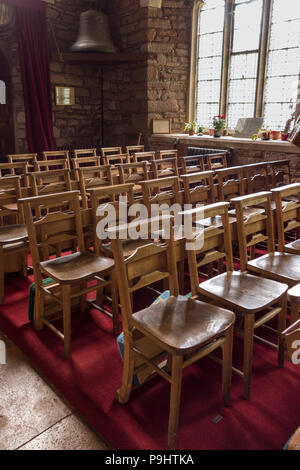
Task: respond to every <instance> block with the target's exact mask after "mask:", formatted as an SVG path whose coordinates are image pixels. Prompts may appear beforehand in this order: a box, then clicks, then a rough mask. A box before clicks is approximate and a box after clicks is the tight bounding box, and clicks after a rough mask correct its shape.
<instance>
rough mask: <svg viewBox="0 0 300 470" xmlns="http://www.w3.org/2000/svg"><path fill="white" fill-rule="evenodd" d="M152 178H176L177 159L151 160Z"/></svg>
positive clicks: (177, 174) (177, 173)
mask: <svg viewBox="0 0 300 470" xmlns="http://www.w3.org/2000/svg"><path fill="white" fill-rule="evenodd" d="M151 165H152V172H153V178H155V179H156V178H166V177H168V176H178V177H179V172H178V166H177V158H161V159H159V160H152V162H151Z"/></svg>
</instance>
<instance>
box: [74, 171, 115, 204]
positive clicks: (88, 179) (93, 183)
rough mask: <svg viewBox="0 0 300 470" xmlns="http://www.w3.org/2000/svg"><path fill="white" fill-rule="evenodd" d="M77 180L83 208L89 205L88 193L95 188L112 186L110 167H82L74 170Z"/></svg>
mask: <svg viewBox="0 0 300 470" xmlns="http://www.w3.org/2000/svg"><path fill="white" fill-rule="evenodd" d="M76 173H77V175H78V180H79V186H80V193H81V196H82V200H83V202H84V204H85V205H84V206H83V207H85V208H88V206H89V205H90V204H89V202H90V191H91V189H95V188H103V187H106V186H111V185H112V184H113V179H112V173H111V167H110V165H100V166H93V167H83V168H78V169H77V170H76Z"/></svg>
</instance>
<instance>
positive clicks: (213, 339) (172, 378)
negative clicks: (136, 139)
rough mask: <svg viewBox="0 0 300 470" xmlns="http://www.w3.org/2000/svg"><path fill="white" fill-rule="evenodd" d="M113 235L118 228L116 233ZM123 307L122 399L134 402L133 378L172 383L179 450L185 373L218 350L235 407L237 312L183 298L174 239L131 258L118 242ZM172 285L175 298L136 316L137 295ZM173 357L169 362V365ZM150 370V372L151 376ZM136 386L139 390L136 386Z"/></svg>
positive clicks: (171, 429) (226, 392)
mask: <svg viewBox="0 0 300 470" xmlns="http://www.w3.org/2000/svg"><path fill="white" fill-rule="evenodd" d="M111 230H113V229H111ZM112 246H113V253H114V259H115V265H116V272H117V279H118V290H119V297H120V303H121V313H122V324H123V331H124V333H123V336H124V364H123V375H122V385H121V388H120V389H119V390H118V391H117V395H116V396H117V399H118V400H119V402H120V403H122V404H124V403H126V402H127V401H128V400H129V397H130V394H131V391H132V389H133V388H134V386H133V379H134V377H136V375H137V374H139V373H143V374H144V377H145V376H146V378H145V379H144V380H147V379H149V378H150V377H153V376H154V375H155V374H154V373H157V374H159V375H160V376H161V377H163V378H164V379H165V380H167V381H168V382H169V383H170V386H171V396H170V412H169V424H168V448H169V449H175V448H176V441H177V431H178V423H179V410H180V396H181V382H182V371H183V369H184V368H185V367H187V366H188V365H190V364H192V363H193V362H195V361H198V360H199V359H201V358H202V357H204V356H206V355H207V354H209V353H210V352H211V351H212V350H214V349H216V348H218V347H221V348H222V350H223V401H224V404H225V406H230V389H231V361H232V334H233V323H234V320H235V316H234V314H233V313H232V312H230V311H228V310H224V309H222V308H218V307H215V306H212V305H209V304H205V303H203V302H198V301H196V300H193V299H188V298H186V297H182V296H178V297H176V295H177V293H178V284H177V278H176V265H175V262H174V246H173V240H172V238H171V240H169V241H168V243H166V244H153V243H150V244H149V245H147V246H144V247H141V248H138V249H137V250H136V251H135V252H134V253H133V254H132V255H131V256H129V257H127V258H126V259H125V257H124V253H123V248H122V243H121V240H120V239H119V238H118V237H117V238H116V239H112ZM159 280H165V281H168V284H169V290H170V294H171V296H170V297H169V298H168V299H167V300H162V301H160V302H158V303H156V304H153V305H151V306H148V307H147V308H145V309H144V310H141V311H138V312H135V313H133V310H132V305H131V295H132V294H134V292H136V291H137V290H138V289H141V288H142V287H145V286H147V285H151V284H152V283H153V282H155V281H159ZM166 358H168V360H165V359H166ZM145 371H146V373H145ZM135 387H136V386H135Z"/></svg>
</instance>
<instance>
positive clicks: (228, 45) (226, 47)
mask: <svg viewBox="0 0 300 470" xmlns="http://www.w3.org/2000/svg"><path fill="white" fill-rule="evenodd" d="M233 9H234V0H226V4H225V20H224V35H223V59H222V75H221V94H220V114H222V115H224V116H227V107H228V84H229V73H230V58H231V50H232V36H233Z"/></svg>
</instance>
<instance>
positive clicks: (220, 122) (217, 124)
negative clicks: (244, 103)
mask: <svg viewBox="0 0 300 470" xmlns="http://www.w3.org/2000/svg"><path fill="white" fill-rule="evenodd" d="M225 125H226V117H225V116H222V115H221V114H219V115H218V116H214V117H213V128H214V129H216V130H217V131H220V130H221V129H224V127H225Z"/></svg>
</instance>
